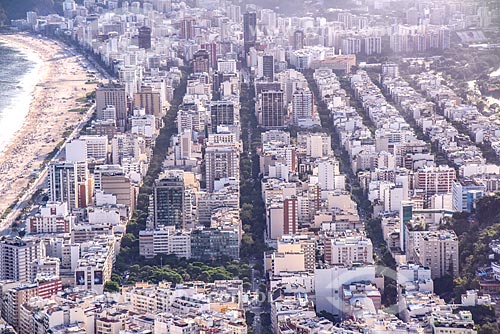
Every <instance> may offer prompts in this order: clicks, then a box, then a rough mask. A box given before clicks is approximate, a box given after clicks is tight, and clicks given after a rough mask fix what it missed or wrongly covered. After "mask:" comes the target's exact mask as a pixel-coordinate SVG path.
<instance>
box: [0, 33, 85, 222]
mask: <svg viewBox="0 0 500 334" xmlns="http://www.w3.org/2000/svg"><path fill="white" fill-rule="evenodd" d="M0 42H2V43H4V44H5V45H6V46H12V47H13V48H17V49H23V50H25V51H26V53H34V54H37V55H38V57H39V58H40V59H41V64H40V65H39V68H38V73H37V77H38V78H37V79H38V80H37V82H36V84H34V88H33V90H32V92H31V102H30V104H29V109H28V111H27V112H26V115H25V117H24V120H23V122H22V126H21V127H20V129H19V130H17V131H16V132H15V134H14V135H13V136H11V138H10V140H9V141H8V143H7V145H6V147H5V148H4V149H3V150H1V151H0V216H1V215H2V213H4V212H5V210H6V209H7V208H8V207H10V206H11V205H12V204H15V202H16V201H17V199H18V198H19V196H20V195H21V194H22V192H23V190H24V189H25V188H26V187H28V186H29V185H30V181H31V179H32V178H33V177H32V176H33V175H36V172H37V171H40V169H41V167H42V165H43V163H44V161H45V159H46V158H47V156H48V155H49V154H50V153H51V152H53V151H54V149H56V147H57V145H58V144H59V143H60V142H61V141H63V140H64V138H65V136H66V135H67V134H68V132H69V131H70V130H72V129H73V128H74V127H75V126H77V125H78V124H79V122H81V121H82V120H83V119H84V118H85V114H81V113H79V112H75V111H70V110H71V109H78V108H82V102H78V101H77V99H79V98H82V97H85V95H86V94H87V93H88V92H89V91H91V90H92V89H93V88H94V87H93V86H92V85H86V84H85V82H86V81H87V72H86V70H85V69H84V68H83V67H82V66H81V65H80V64H79V62H78V58H77V56H76V55H73V54H72V53H71V52H70V51H68V50H65V49H64V47H63V46H61V45H60V44H59V43H57V42H55V41H52V40H49V39H42V38H36V37H33V36H31V35H27V34H10V35H0Z"/></svg>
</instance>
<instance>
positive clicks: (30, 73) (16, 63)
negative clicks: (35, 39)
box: [0, 43, 43, 152]
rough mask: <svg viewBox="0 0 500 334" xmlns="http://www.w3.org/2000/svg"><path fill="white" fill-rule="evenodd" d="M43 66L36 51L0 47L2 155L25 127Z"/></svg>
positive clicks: (0, 130) (0, 141)
mask: <svg viewBox="0 0 500 334" xmlns="http://www.w3.org/2000/svg"><path fill="white" fill-rule="evenodd" d="M42 65H43V62H42V59H41V58H40V57H39V56H38V54H36V53H35V52H34V51H32V50H29V49H25V48H21V47H18V46H16V45H10V44H4V43H0V100H1V101H2V102H1V103H0V152H2V151H3V150H4V149H5V148H6V147H7V145H8V144H9V142H10V141H11V140H12V138H13V137H14V134H15V133H16V132H17V131H18V130H19V129H21V127H22V126H23V123H24V120H25V119H26V115H27V114H28V112H29V108H30V104H31V102H32V100H33V91H34V89H35V86H36V85H37V83H38V81H39V75H40V69H41V68H42Z"/></svg>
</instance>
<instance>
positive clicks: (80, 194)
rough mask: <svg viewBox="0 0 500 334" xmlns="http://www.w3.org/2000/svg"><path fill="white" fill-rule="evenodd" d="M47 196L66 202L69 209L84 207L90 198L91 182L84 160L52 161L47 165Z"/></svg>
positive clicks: (54, 200) (53, 200)
mask: <svg viewBox="0 0 500 334" xmlns="http://www.w3.org/2000/svg"><path fill="white" fill-rule="evenodd" d="M48 183H49V198H50V201H52V202H67V203H68V206H69V208H70V209H74V208H84V207H86V206H87V205H88V204H89V202H90V201H91V199H92V184H91V179H90V175H89V170H88V168H87V162H86V161H74V162H73V161H53V162H51V163H50V165H49V175H48Z"/></svg>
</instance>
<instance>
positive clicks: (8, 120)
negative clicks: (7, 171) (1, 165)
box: [0, 35, 44, 155]
mask: <svg viewBox="0 0 500 334" xmlns="http://www.w3.org/2000/svg"><path fill="white" fill-rule="evenodd" d="M0 43H1V44H2V46H5V47H8V48H10V49H12V50H14V51H16V52H18V53H19V54H20V55H21V56H22V57H25V58H26V59H27V60H28V61H30V62H32V63H33V68H31V69H29V70H28V71H27V72H26V73H24V74H23V76H22V81H21V86H22V91H21V92H19V93H18V94H16V95H15V97H13V101H11V102H10V103H9V105H8V106H7V108H6V112H5V113H3V114H2V117H3V118H4V119H2V120H0V126H1V127H2V128H5V127H8V128H9V129H8V131H7V136H6V137H0V155H1V154H2V152H3V151H4V150H6V149H7V147H8V146H9V144H10V143H11V142H12V140H13V138H14V136H15V135H16V133H17V132H18V131H19V130H20V129H21V128H22V126H23V124H24V121H25V119H26V116H27V115H28V113H29V109H30V105H31V102H32V100H33V92H34V90H35V86H36V84H37V83H38V82H39V81H40V79H39V76H40V74H41V71H42V68H43V63H44V62H43V60H42V58H41V56H40V54H39V53H37V52H34V51H33V50H30V49H27V48H26V47H24V46H23V45H20V44H17V43H8V42H6V41H4V40H2V39H1V35H0ZM33 79H35V80H34V82H32V81H33ZM26 98H27V99H28V101H23V100H24V99H26ZM20 101H21V103H22V106H21V108H19V106H18V104H17V103H19V102H20ZM14 109H23V110H20V112H21V114H22V115H21V116H19V115H14V117H12V116H10V117H9V116H7V114H8V113H9V112H10V113H13V112H15V111H14ZM12 126H13V127H14V128H13V129H12V128H10V127H12Z"/></svg>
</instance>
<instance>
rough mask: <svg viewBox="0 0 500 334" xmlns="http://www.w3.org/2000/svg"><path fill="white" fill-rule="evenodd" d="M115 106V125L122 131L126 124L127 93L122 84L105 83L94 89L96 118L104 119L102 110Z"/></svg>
mask: <svg viewBox="0 0 500 334" xmlns="http://www.w3.org/2000/svg"><path fill="white" fill-rule="evenodd" d="M108 106H113V107H115V112H116V126H117V127H118V128H119V129H120V130H121V131H124V130H125V127H126V125H127V118H128V115H127V93H126V92H125V87H124V86H118V85H106V86H100V87H98V88H97V90H96V115H97V119H98V120H106V119H105V117H104V110H105V109H106V108H107V107H108Z"/></svg>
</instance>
